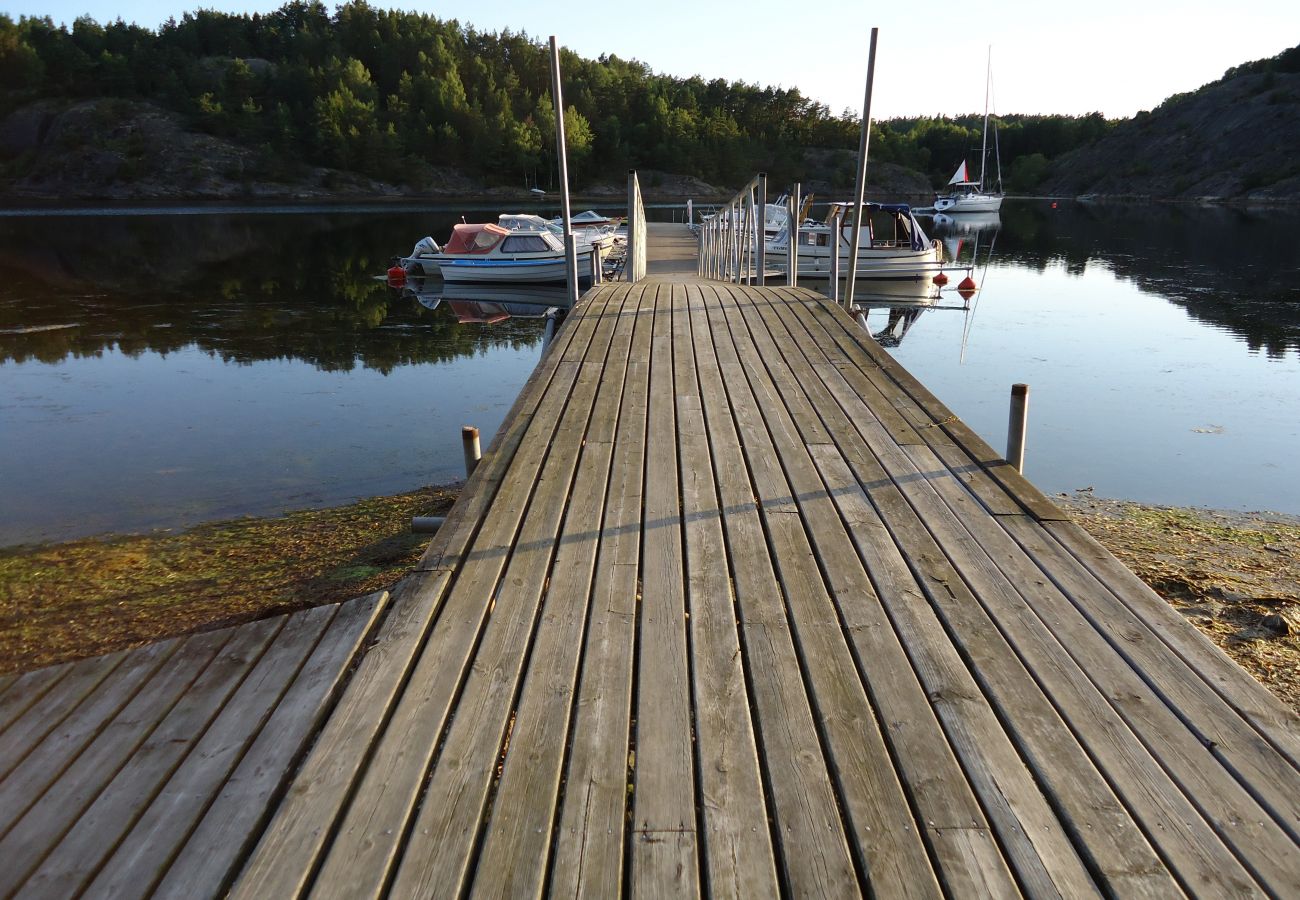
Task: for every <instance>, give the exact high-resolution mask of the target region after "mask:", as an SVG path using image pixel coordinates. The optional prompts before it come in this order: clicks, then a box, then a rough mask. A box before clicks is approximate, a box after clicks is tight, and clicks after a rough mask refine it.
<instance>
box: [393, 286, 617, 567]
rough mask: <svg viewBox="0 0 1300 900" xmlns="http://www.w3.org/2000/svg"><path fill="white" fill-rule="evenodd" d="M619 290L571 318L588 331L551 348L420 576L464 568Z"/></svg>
mask: <svg viewBox="0 0 1300 900" xmlns="http://www.w3.org/2000/svg"><path fill="white" fill-rule="evenodd" d="M618 290H619V287H618V286H615V285H611V286H609V287H605V288H601V289H599V290H598V291H596V292H593V293H591V294H588V295H587V296H586V297H584V298H583V300H582V302H581V304H580V305H579V307H578V309H577V310H575V311H574V312H572V313H570V316H569V319H572V318H574V317H575V316H576V314H577V312H579V311H581V312H582V313H584V315H583V317H582V318H583V326H582V327H577V324H576V323H573V324H570V322H569V321H568V320H566V321H565V322H564V323H563V324H562V325H561V326H560V329H559V331H558V332H557V334H556V336H555V339H554V340H553V341H552V342H551V345H550V347H548V348H547V350H546V353H544V354H543V355H542V358H541V359H540V360H539V361H538V363H537V366H536V368H534V369H533V372H532V374H531V375H529V376H528V379H527V381H525V382H524V386H523V388H521V389H520V391H519V396H518V397H516V398H515V402H514V403H513V404H511V406H510V409H509V410H508V411H507V412H506V415H505V418H504V419H502V420H501V427H500V428H499V429H498V430H497V433H496V435H495V436H493V438H492V442H491V443H490V444H488V447H487V449H486V450H485V451H484V452H483V458H482V459H481V460H480V461H479V464H478V466H477V467H476V468H475V469H474V474H473V476H472V477H470V478H469V479H468V480H467V481H466V482H465V486H464V487H463V488H462V489H461V492H460V494H459V496H457V498H456V503H455V505H454V506H452V508H451V510H450V511H449V512H448V513H447V517H446V521H445V522H444V523H443V525H442V527H441V528H439V529H438V533H437V534H436V535H435V536H434V538H433V539H432V540H431V541H430V542H429V546H428V548H427V549H426V550H425V552H424V555H423V556H422V557H421V558H420V564H419V566H418V568H419V569H420V570H422V571H429V572H436V571H443V570H450V569H453V568H455V567H456V566H457V565H459V564H461V563H462V562H464V560H463V559H462V557H461V554H462V553H463V552H464V550H465V547H466V546H467V545H468V543H469V541H471V540H472V539H473V536H474V534H475V529H476V527H477V526H478V524H479V523H481V522H482V521H483V519H484V517H485V516H486V515H487V510H488V508H489V507H490V506H491V505H492V503H493V501H494V499H495V497H496V493H497V491H498V490H500V487H501V479H502V477H503V476H504V475H505V473H506V471H507V469H508V468H509V466H510V464H511V461H512V460H513V459H514V456H515V453H516V452H518V450H519V445H520V444H521V443H522V442H523V440H524V436H525V435H527V434H529V429H531V428H532V426H533V418H534V416H535V415H536V413H537V407H538V404H539V403H541V401H542V398H543V397H544V396H545V395H546V392H547V390H548V389H549V387H550V385H551V383H552V382H553V381H554V380H555V378H556V376H557V374H560V365H561V363H563V362H564V361H565V360H567V359H569V358H570V354H572V353H574V352H576V353H577V354H578V357H579V358H581V356H582V352H583V351H584V350H585V341H586V340H588V339H589V338H590V337H591V329H592V328H594V327H595V323H596V321H597V320H598V319H599V317H600V316H601V315H604V314H605V313H604V310H605V304H606V303H607V302H608V301H609V298H610V297H611V296H613V293H614V292H616V291H618ZM531 439H532V438H530V440H531Z"/></svg>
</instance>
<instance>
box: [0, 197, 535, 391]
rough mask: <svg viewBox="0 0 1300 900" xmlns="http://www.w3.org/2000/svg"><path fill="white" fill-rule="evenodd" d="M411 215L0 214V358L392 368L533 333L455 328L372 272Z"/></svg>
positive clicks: (519, 340)
mask: <svg viewBox="0 0 1300 900" xmlns="http://www.w3.org/2000/svg"><path fill="white" fill-rule="evenodd" d="M411 218H412V217H411V216H408V215H402V216H395V217H389V218H388V219H381V220H379V221H378V222H376V221H374V219H373V218H370V217H357V216H339V215H322V216H291V217H279V216H227V215H212V216H185V217H166V218H156V217H128V218H109V219H106V220H105V219H99V220H96V219H62V218H58V217H52V218H47V219H35V218H26V219H3V218H0V363H2V362H19V363H21V362H27V361H31V360H37V361H40V362H44V363H50V364H52V363H57V362H59V361H60V360H62V359H64V358H67V357H74V358H84V357H91V356H96V355H99V354H102V353H104V352H105V351H107V350H109V349H116V350H118V351H120V352H121V353H123V354H125V355H127V356H137V355H139V354H141V353H145V352H153V353H160V354H167V353H173V352H175V351H177V350H179V349H181V348H184V347H190V346H194V347H198V348H199V349H202V350H204V351H206V352H210V353H213V354H215V355H217V356H218V357H219V358H221V359H222V360H224V361H227V362H235V363H252V362H257V361H262V360H273V359H298V360H302V361H305V362H308V363H311V364H312V365H313V366H316V367H317V368H319V369H321V370H323V371H339V370H343V371H346V370H349V369H351V368H353V367H354V366H358V365H359V366H361V367H364V368H369V369H376V370H378V371H380V372H390V371H392V370H393V369H394V367H396V366H401V365H411V364H417V363H430V362H438V361H445V360H449V359H452V358H455V357H457V356H472V355H475V354H478V353H481V352H483V351H484V350H486V349H488V348H491V347H495V346H509V347H518V346H527V345H531V344H532V343H535V342H536V341H537V340H538V339H539V337H540V332H538V331H537V329H536V328H532V327H526V328H519V327H513V326H511V325H510V324H509V323H506V327H504V328H499V329H492V330H466V329H462V328H458V327H457V325H458V324H460V323H459V321H458V319H457V317H456V316H455V315H452V314H449V312H441V313H437V312H435V311H433V310H431V309H426V308H422V307H419V306H417V305H415V304H411V303H410V302H409V301H407V300H405V299H403V298H401V297H399V296H398V295H397V294H395V293H394V292H393V291H390V290H389V289H388V288H387V286H386V285H385V284H384V283H383V282H382V281H380V280H377V279H376V278H375V274H376V273H378V272H383V270H384V268H385V265H386V260H387V258H388V256H387V255H386V254H387V253H388V251H389V249H390V247H391V246H394V244H393V243H392V240H393V239H394V238H395V237H396V236H397V235H398V234H402V235H405V234H406V233H407V232H408V231H409V229H410V227H411V223H410V221H409V219H411ZM358 219H359V221H358ZM286 220H288V221H286ZM95 226H100V227H95ZM105 226H107V227H105ZM377 226H378V227H377ZM438 283H439V284H440V282H438ZM517 324H518V323H515V325H517Z"/></svg>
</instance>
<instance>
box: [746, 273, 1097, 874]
mask: <svg viewBox="0 0 1300 900" xmlns="http://www.w3.org/2000/svg"><path fill="white" fill-rule="evenodd" d="M747 297H748V300H749V301H750V302H749V303H746V304H740V305H739V306H738V310H740V311H743V312H745V313H746V318H747V319H748V324H749V326H750V334H751V336H752V339H753V340H754V343H755V347H756V349H757V351H758V353H757V356H758V358H761V359H763V360H764V361H765V362H766V366H767V371H768V373H769V375H770V377H771V380H772V382H773V385H772V386H774V387H775V388H776V389H777V390H778V391H779V392H780V394H781V397H780V398H779V399H776V398H773V399H772V400H771V401H769V402H765V403H764V409H772V410H773V415H774V416H776V417H780V416H781V415H782V408H781V404H782V403H784V405H785V409H786V410H788V414H789V416H790V417H791V422H790V423H789V424H787V425H786V426H785V427H781V428H776V427H773V428H771V430H772V432H773V434H774V436H782V435H783V436H785V439H786V440H785V446H784V447H780V448H779V449H780V450H781V452H782V455H783V457H784V458H785V459H786V460H787V462H786V468H787V471H789V472H790V473H791V477H792V478H794V477H796V473H797V474H798V477H800V481H798V482H795V483H794V488H795V493H796V496H797V497H799V498H801V499H800V504H801V506H802V507H803V508H804V510H805V517H806V518H807V519H808V520H809V522H810V523H812V524H813V532H812V534H813V539H814V542H815V544H814V546H815V548H816V549H817V552H818V554H819V556H820V557H821V558H822V560H823V568H824V569H825V570H826V571H827V573H828V577H829V578H830V579H831V581H832V584H833V585H834V587H835V595H836V599H837V601H838V605H839V608H840V614H841V617H842V620H843V622H844V625H845V628H846V629H847V631H848V633H849V635H850V636H851V640H852V641H853V643H854V646H855V648H856V650H857V654H858V658H859V659H860V660H864V661H866V660H869V661H871V666H870V670H869V672H868V674H869V676H870V677H869V688H870V689H871V692H872V694H873V696H874V698H875V702H876V704H877V706H878V707H879V708H880V709H882V710H884V711H885V713H886V715H888V716H889V718H890V720H891V729H890V734H889V739H890V741H891V743H892V744H893V745H894V747H895V754H896V756H897V757H898V759H899V761H900V769H901V771H902V772H903V773H904V775H905V777H906V778H907V780H908V783H909V786H911V793H912V796H913V797H914V798H915V802H916V803H917V806H918V810H919V812H920V814H921V816H922V818H923V819H924V820H925V821H926V823H927V826H928V829H929V831H930V834H931V843H932V844H933V845H934V846H935V847H936V848H937V850H938V858H939V861H940V868H941V870H942V872H943V873H944V877H945V881H946V883H947V884H948V887H949V889H950V890H952V891H953V892H954V893H956V894H959V895H961V894H968V893H972V892H975V893H996V894H1004V893H1006V891H1007V890H1008V888H1007V887H1005V886H1000V885H999V880H1001V881H1006V880H1008V879H1009V878H1010V873H1009V872H1007V871H1006V867H1005V864H1004V863H1003V860H1002V858H1001V856H1000V854H999V853H998V848H997V844H996V843H994V841H993V837H992V835H991V834H990V833H989V832H988V831H987V830H986V829H987V828H988V823H987V822H985V816H984V813H983V811H982V810H981V807H980V804H979V803H978V802H977V800H976V794H979V795H980V797H981V799H982V800H983V807H984V808H985V809H988V810H989V815H990V817H991V819H992V821H993V823H994V825H995V826H996V827H997V829H998V832H999V834H998V837H999V839H1000V843H1001V846H1002V847H1004V848H1006V853H1007V856H1008V858H1009V860H1010V861H1011V862H1012V864H1013V865H1014V866H1015V868H1016V871H1017V874H1018V877H1019V880H1020V883H1021V884H1023V885H1024V886H1025V889H1026V890H1027V891H1028V892H1030V893H1031V894H1034V895H1035V896H1045V895H1051V894H1053V893H1058V894H1061V895H1064V896H1079V895H1082V894H1087V893H1090V892H1093V891H1094V890H1095V889H1094V887H1093V884H1092V878H1091V876H1090V875H1089V874H1088V873H1087V871H1086V870H1085V869H1084V867H1083V864H1082V862H1081V861H1080V860H1079V857H1078V855H1077V854H1076V853H1075V852H1074V849H1073V848H1072V847H1071V846H1070V843H1069V840H1068V838H1067V836H1066V835H1065V834H1064V832H1063V830H1062V829H1061V828H1060V827H1059V825H1058V823H1057V822H1056V821H1055V817H1054V816H1053V815H1052V813H1051V811H1050V809H1049V808H1048V806H1047V804H1046V802H1045V800H1044V798H1043V797H1042V796H1041V794H1040V793H1039V792H1038V791H1037V790H1036V788H1035V786H1034V785H1033V784H1032V782H1031V781H1030V779H1029V778H1028V777H1027V776H1028V773H1027V772H1026V770H1025V768H1024V764H1023V762H1022V761H1021V760H1020V758H1019V756H1018V754H1017V753H1016V752H1015V749H1014V747H1013V746H1012V745H1011V744H1010V743H1009V742H1008V741H1007V739H1006V737H1005V734H1004V733H1003V732H1002V729H1001V727H1000V726H999V725H998V724H997V722H996V719H995V717H994V716H993V714H992V711H991V709H989V708H988V707H987V706H986V705H985V703H984V700H983V697H982V696H981V695H980V693H979V689H978V687H977V685H976V684H975V683H974V681H973V680H972V679H971V677H970V675H969V673H968V672H967V671H966V669H965V666H964V665H963V664H962V663H961V661H960V658H959V657H958V656H957V654H956V652H955V651H954V649H953V647H952V645H951V643H950V641H949V640H948V638H947V635H946V634H945V633H944V630H943V628H942V625H941V624H940V623H939V622H938V620H937V619H935V618H934V617H933V615H932V614H930V615H926V616H919V615H918V612H919V611H920V609H921V608H924V603H923V601H922V597H921V593H920V589H919V588H918V586H917V585H916V582H915V580H914V578H913V576H912V575H911V573H910V572H909V571H908V569H907V565H906V562H905V561H904V560H903V558H902V556H901V554H900V553H899V552H898V550H897V548H896V547H895V546H894V544H893V542H892V540H890V538H889V535H888V532H887V530H886V529H885V527H884V526H883V524H882V523H881V522H880V520H879V518H878V517H877V516H876V515H875V513H874V510H872V509H871V507H870V505H869V504H868V503H867V502H866V497H865V495H864V494H862V492H861V489H860V487H859V485H858V484H857V482H856V480H855V479H853V477H852V476H851V474H850V473H849V471H848V468H847V465H846V464H845V463H844V461H843V458H842V457H841V456H840V453H839V450H838V448H837V447H836V446H834V445H833V444H817V445H811V446H808V447H807V448H805V449H804V451H803V452H800V446H799V443H798V441H797V437H796V434H797V433H804V432H806V431H807V425H806V423H808V422H810V421H818V422H823V423H824V424H825V425H826V430H827V431H828V432H829V433H831V434H833V435H835V438H836V441H838V442H842V441H845V440H847V439H848V437H849V436H850V435H851V434H852V433H853V427H852V425H851V423H849V422H848V421H847V420H846V419H845V418H844V417H843V414H842V412H841V411H840V410H839V408H838V406H836V405H835V403H834V400H833V398H832V397H831V396H830V395H829V393H828V392H826V390H825V388H824V386H823V385H822V384H821V381H820V378H819V377H818V375H817V371H816V369H817V367H816V366H815V365H813V363H812V362H811V360H810V358H809V355H808V354H809V352H812V353H813V354H814V355H815V353H816V351H815V348H812V347H803V346H800V344H799V343H798V342H796V341H794V340H793V339H792V338H791V336H790V333H789V331H788V330H787V329H786V328H785V327H784V325H783V324H782V322H781V321H780V318H779V317H778V315H777V314H776V311H775V310H774V309H773V307H772V306H771V305H770V301H769V299H768V298H767V297H766V296H765V295H764V294H762V293H759V292H755V291H750V292H748V294H747ZM777 302H780V301H777ZM772 386H768V387H767V389H768V390H770V389H771V387H772ZM819 417H821V418H819ZM770 421H771V419H770V418H769V422H770ZM810 456H811V458H810ZM827 475H830V476H832V478H833V480H829V479H828V478H827ZM855 500H856V501H857V502H854V501H855ZM831 507H833V509H832V508H831ZM850 532H851V533H852V537H851V538H850ZM868 570H869V573H868ZM837 581H838V584H836V582H837ZM918 601H922V602H920V603H918ZM913 667H914V668H915V672H914V671H913ZM904 673H905V674H904ZM935 696H942V697H946V698H948V700H949V706H948V708H947V710H946V711H947V713H948V714H947V715H946V716H943V715H941V714H940V713H939V711H937V710H936V711H935V712H934V713H933V714H927V711H928V708H929V705H930V703H929V701H928V699H927V697H935ZM941 722H942V723H943V725H942V726H941V724H940V723H941ZM950 741H951V742H952V743H953V746H952V747H950V746H949V742H950ZM959 760H960V765H959ZM963 767H964V769H965V772H963ZM968 775H969V777H970V779H971V782H972V785H971V788H970V789H968V788H967V786H966V780H965V779H966V778H967V777H968ZM1013 802H1014V803H1015V806H1014V807H1013V806H1012V803H1013ZM1018 810H1023V812H1024V816H1025V818H1022V817H1021V814H1020V813H1019V812H1018ZM940 823H946V825H944V824H940ZM947 844H951V845H952V846H951V847H948V846H946V845H947ZM981 872H983V873H984V874H983V875H981ZM967 879H975V880H976V883H970V882H969V881H967ZM984 879H991V881H985V880H984Z"/></svg>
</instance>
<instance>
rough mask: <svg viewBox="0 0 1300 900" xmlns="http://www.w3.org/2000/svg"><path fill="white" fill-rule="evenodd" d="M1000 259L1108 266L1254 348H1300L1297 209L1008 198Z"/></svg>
mask: <svg viewBox="0 0 1300 900" xmlns="http://www.w3.org/2000/svg"><path fill="white" fill-rule="evenodd" d="M1003 213H1004V219H1005V220H1006V227H1005V228H1004V229H1003V230H1002V236H1001V238H1000V240H999V245H998V258H999V259H1000V260H1001V261H1004V262H1008V263H1014V264H1016V265H1018V266H1026V267H1030V268H1034V269H1037V270H1039V271H1042V270H1044V269H1046V268H1047V267H1048V266H1050V265H1053V264H1057V263H1064V265H1065V268H1066V271H1067V272H1068V273H1069V274H1071V275H1074V276H1076V277H1081V276H1083V275H1084V274H1085V272H1086V271H1087V270H1088V268H1089V267H1090V266H1101V267H1103V268H1104V269H1106V270H1108V271H1110V272H1113V273H1114V274H1115V275H1117V276H1119V277H1121V278H1124V279H1127V280H1131V281H1132V282H1133V283H1134V284H1135V285H1136V286H1137V287H1138V288H1139V289H1140V290H1142V291H1143V292H1145V293H1149V294H1154V295H1157V296H1160V297H1162V298H1164V299H1166V300H1168V301H1169V302H1171V303H1174V304H1176V305H1178V306H1180V307H1182V308H1183V309H1184V310H1186V311H1187V313H1188V314H1189V315H1191V316H1193V317H1194V318H1196V319H1198V320H1200V321H1202V322H1204V323H1206V324H1208V325H1211V326H1213V327H1215V328H1217V329H1220V330H1223V331H1227V332H1230V333H1232V334H1234V335H1237V336H1238V337H1239V338H1241V340H1242V342H1243V343H1244V344H1245V346H1246V347H1247V348H1248V349H1249V350H1250V351H1251V352H1263V353H1265V354H1266V355H1268V356H1269V357H1271V358H1274V359H1281V358H1283V357H1284V356H1285V355H1286V354H1287V352H1289V351H1296V352H1300V256H1297V254H1296V252H1295V241H1296V239H1297V234H1298V233H1300V212H1297V211H1296V210H1277V209H1271V210H1250V209H1238V208H1229V207H1194V206H1186V205H1172V204H1151V205H1148V206H1141V205H1136V206H1135V205H1104V204H1083V203H1061V204H1059V206H1057V208H1052V205H1051V204H1049V203H1046V202H1042V203H1013V204H1007V205H1006V206H1005V207H1004V210H1003Z"/></svg>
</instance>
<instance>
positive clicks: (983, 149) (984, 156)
mask: <svg viewBox="0 0 1300 900" xmlns="http://www.w3.org/2000/svg"><path fill="white" fill-rule="evenodd" d="M992 77H993V45H992V44H989V60H988V66H987V67H986V68H985V70H984V143H983V144H982V145H981V146H980V192H981V193H983V191H984V164H985V163H986V162H988V158H989V82H990V79H992Z"/></svg>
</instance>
